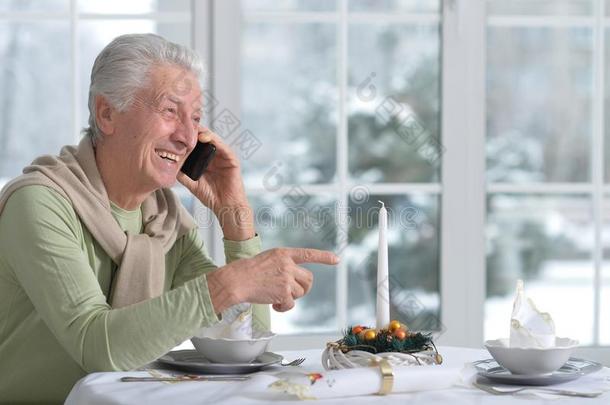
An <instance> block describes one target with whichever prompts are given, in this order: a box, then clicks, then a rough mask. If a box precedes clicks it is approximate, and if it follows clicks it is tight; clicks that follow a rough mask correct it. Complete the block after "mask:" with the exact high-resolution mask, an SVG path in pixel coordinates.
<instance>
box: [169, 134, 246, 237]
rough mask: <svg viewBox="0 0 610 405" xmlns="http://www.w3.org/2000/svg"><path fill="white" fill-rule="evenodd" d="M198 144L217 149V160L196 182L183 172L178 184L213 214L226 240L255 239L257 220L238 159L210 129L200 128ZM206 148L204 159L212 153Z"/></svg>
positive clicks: (210, 164)
mask: <svg viewBox="0 0 610 405" xmlns="http://www.w3.org/2000/svg"><path fill="white" fill-rule="evenodd" d="M198 141H199V143H204V144H206V143H208V144H209V143H211V144H212V145H213V146H214V147H215V148H216V151H215V153H214V156H213V158H212V159H211V160H210V161H209V164H208V166H207V168H205V171H204V172H203V175H202V176H201V177H199V179H198V180H196V181H195V180H193V179H191V178H189V176H187V175H186V174H184V173H183V172H180V173H178V176H177V179H178V181H179V182H180V183H182V184H183V185H184V186H185V187H186V188H187V189H188V190H189V191H190V192H191V193H192V194H193V195H194V196H195V197H197V199H198V200H199V201H201V203H202V204H203V205H205V206H206V207H208V208H210V209H211V210H212V211H213V212H214V214H215V215H216V217H217V218H218V221H219V223H220V226H221V228H222V229H223V232H224V236H225V238H226V239H230V240H246V239H250V238H252V237H253V236H254V234H255V232H254V218H253V215H252V209H251V208H250V204H249V203H248V199H247V198H246V192H245V190H244V185H243V181H242V177H241V168H240V164H239V160H238V158H237V156H236V155H235V153H234V152H233V150H231V148H230V147H229V146H228V145H227V144H225V143H224V142H223V141H222V139H221V138H220V137H219V136H218V135H217V134H215V133H214V132H212V131H211V130H210V129H208V128H203V127H200V128H199V131H198ZM200 148H201V147H200ZM205 148H206V149H204V151H203V152H204V157H205V156H207V154H206V153H205V152H206V150H207V151H208V153H209V150H210V148H209V147H205ZM194 151H195V149H194ZM192 153H193V152H191V154H192ZM189 158H190V155H189ZM189 158H187V160H186V161H188V159H189ZM186 161H185V164H186ZM187 169H188V167H187Z"/></svg>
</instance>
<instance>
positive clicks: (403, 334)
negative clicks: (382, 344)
mask: <svg viewBox="0 0 610 405" xmlns="http://www.w3.org/2000/svg"><path fill="white" fill-rule="evenodd" d="M394 337H395V338H396V339H398V340H404V339H405V338H406V337H407V332H405V331H404V330H402V329H398V330H396V331H394Z"/></svg>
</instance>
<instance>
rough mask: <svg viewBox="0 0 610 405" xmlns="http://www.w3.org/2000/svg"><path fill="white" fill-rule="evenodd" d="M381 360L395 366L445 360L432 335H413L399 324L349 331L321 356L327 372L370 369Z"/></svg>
mask: <svg viewBox="0 0 610 405" xmlns="http://www.w3.org/2000/svg"><path fill="white" fill-rule="evenodd" d="M381 360H387V361H388V363H390V364H391V365H392V366H419V365H433V364H441V363H442V362H443V357H442V356H441V355H440V353H439V352H438V350H437V349H436V346H435V345H434V342H433V341H432V336H431V335H430V334H424V333H421V332H415V333H413V332H410V331H409V329H408V328H407V326H406V325H404V324H401V323H400V322H398V321H392V322H391V323H390V325H389V326H388V328H384V329H371V328H367V327H364V326H360V325H357V326H353V327H351V328H348V329H347V330H346V331H345V333H344V336H343V338H341V339H339V340H337V341H336V342H329V343H327V344H326V349H325V350H324V352H323V353H322V365H323V366H324V368H325V369H326V370H339V369H346V368H356V367H369V366H371V365H374V364H377V363H379V362H380V361H381Z"/></svg>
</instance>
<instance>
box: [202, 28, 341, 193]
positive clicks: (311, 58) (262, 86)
mask: <svg viewBox="0 0 610 405" xmlns="http://www.w3.org/2000/svg"><path fill="white" fill-rule="evenodd" d="M336 76H337V72H336V27H335V26H334V25H332V24H261V23H253V24H247V26H246V27H245V30H244V32H243V43H242V78H241V90H242V94H241V97H242V118H243V122H242V123H241V128H239V130H238V132H242V131H245V130H249V131H250V132H251V134H252V135H253V136H254V137H255V138H256V139H257V140H258V142H260V144H261V145H260V147H259V148H258V149H256V150H255V152H253V153H251V154H250V155H248V156H242V164H243V167H244V170H243V173H244V178H245V182H246V184H247V185H248V186H250V187H259V188H260V187H261V186H262V185H264V181H265V175H266V174H267V173H268V172H269V170H270V169H271V164H272V162H273V161H275V160H277V159H279V157H280V156H281V161H279V166H280V170H281V175H282V182H283V183H284V184H286V183H297V184H304V183H321V182H328V181H330V180H331V179H332V178H333V176H334V174H335V156H336V131H337V114H338V112H337V78H336ZM219 103H220V105H222V100H219ZM217 115H220V114H217ZM212 126H213V125H212ZM242 133H243V132H242ZM235 139H237V137H236V136H234V137H233V141H229V143H231V142H234V141H235Z"/></svg>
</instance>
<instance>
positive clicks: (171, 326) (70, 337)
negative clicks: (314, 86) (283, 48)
mask: <svg viewBox="0 0 610 405" xmlns="http://www.w3.org/2000/svg"><path fill="white" fill-rule="evenodd" d="M200 72H201V67H200V62H199V60H198V58H197V56H196V55H195V54H194V53H193V52H192V51H190V50H189V49H186V48H184V47H181V46H179V45H176V44H173V43H170V42H168V41H166V40H164V39H163V38H161V37H159V36H156V35H151V34H146V35H125V36H121V37H118V38H116V39H115V40H114V41H112V42H111V43H110V44H109V45H108V46H106V48H105V49H104V50H102V52H101V53H100V54H99V56H98V57H97V59H96V60H95V64H94V66H93V70H92V73H91V87H90V90H89V113H90V117H89V128H87V129H86V130H85V133H86V135H87V136H85V137H84V138H83V139H82V141H81V142H80V144H79V145H78V146H77V147H64V148H63V149H62V151H61V153H60V155H59V156H58V157H53V156H43V157H41V158H38V159H36V160H35V161H34V162H33V163H32V165H30V166H28V167H26V168H25V169H24V175H22V176H20V177H18V178H16V179H15V180H13V181H12V182H10V183H9V184H7V186H6V187H5V188H4V189H3V190H2V193H1V194H0V302H1V304H2V305H0V402H2V403H23V402H28V403H37V402H38V403H62V402H63V400H64V399H65V397H66V396H67V394H68V392H69V391H70V389H71V387H72V386H73V384H74V383H75V382H76V381H77V380H78V379H79V378H81V377H83V376H84V375H85V374H86V373H89V372H94V371H112V370H128V369H133V368H137V367H140V366H142V365H144V364H146V363H148V362H150V361H152V360H155V359H156V358H158V357H159V356H161V355H162V354H164V353H165V352H167V351H168V350H170V349H171V348H172V347H174V346H175V345H176V344H178V343H180V342H182V341H184V340H185V339H188V338H190V337H191V336H193V335H194V334H195V333H196V331H197V330H198V329H200V328H201V327H206V326H210V325H212V324H214V323H216V322H218V321H219V318H218V315H219V314H220V313H222V312H223V311H224V310H225V309H227V308H229V307H231V306H233V305H236V304H240V303H254V304H258V305H254V307H255V308H254V309H253V311H254V316H255V317H256V318H257V319H258V320H259V322H261V323H262V324H263V325H264V326H265V327H269V325H268V323H269V321H268V319H269V316H268V311H269V309H268V306H267V305H265V304H272V305H273V308H274V309H275V310H277V311H287V310H289V309H290V308H292V307H293V306H294V300H295V299H297V298H299V297H301V296H303V295H304V294H306V293H307V292H308V291H309V289H310V287H311V284H312V279H313V277H312V274H311V273H310V272H309V271H307V270H306V269H304V268H302V267H299V264H300V263H304V262H317V263H325V264H336V263H337V261H338V258H337V257H336V256H335V255H333V254H332V253H330V252H324V251H319V250H314V249H298V248H294V249H291V248H279V249H272V250H269V251H265V252H262V253H259V252H260V240H259V238H258V236H257V235H256V233H255V230H254V224H253V215H252V210H251V208H250V206H249V204H248V201H247V199H246V195H245V193H244V188H243V184H242V179H241V175H240V166H239V162H238V160H237V158H236V157H235V155H234V153H233V152H232V151H231V149H230V148H229V147H227V146H226V145H225V144H223V142H222V140H221V139H220V138H219V137H218V136H217V135H215V134H214V133H212V132H211V131H209V130H207V129H205V128H202V127H200V125H199V121H200V118H201V111H200V110H201V107H202V105H201V89H200V86H199V77H198V76H199V74H200ZM41 136H52V134H41ZM198 139H199V140H200V141H203V142H212V143H214V144H215V146H216V147H217V154H216V157H215V158H214V160H213V161H212V163H211V164H210V166H209V168H208V171H207V172H206V174H205V175H204V176H203V177H202V178H201V179H200V180H198V181H192V180H190V179H189V178H188V177H186V176H185V175H184V174H182V173H180V172H179V169H180V167H181V165H182V164H183V162H184V160H185V158H186V157H187V156H188V155H189V153H190V152H191V150H192V149H193V147H194V146H195V144H196V142H197V140H198ZM176 179H178V180H179V181H180V182H181V183H182V184H183V185H185V186H186V187H187V188H188V190H189V191H190V192H191V193H192V194H193V195H194V196H195V197H196V198H197V199H199V200H200V201H201V202H202V203H203V204H204V205H206V206H207V207H209V208H210V209H211V210H212V211H213V212H214V213H215V214H216V216H217V218H218V220H219V222H220V225H221V227H222V231H223V233H224V244H225V254H226V259H227V263H229V264H227V265H226V266H224V267H220V268H217V267H216V266H215V265H214V264H213V263H212V262H211V260H210V259H209V257H208V255H207V253H206V251H205V248H204V246H203V243H202V240H201V239H200V237H199V236H198V233H197V229H196V227H195V224H194V222H193V220H192V218H191V217H190V216H189V215H188V213H187V212H186V211H185V210H184V208H182V206H181V205H180V203H179V200H178V199H177V197H176V196H175V195H174V194H173V193H172V192H171V190H170V189H169V187H171V186H172V185H173V184H174V183H175V181H176Z"/></svg>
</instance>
